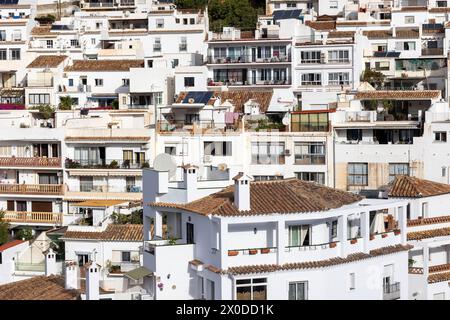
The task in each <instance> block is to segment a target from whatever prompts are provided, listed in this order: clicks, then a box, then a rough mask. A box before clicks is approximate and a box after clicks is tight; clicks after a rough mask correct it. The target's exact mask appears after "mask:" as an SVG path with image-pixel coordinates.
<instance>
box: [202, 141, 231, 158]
mask: <svg viewBox="0 0 450 320" xmlns="http://www.w3.org/2000/svg"><path fill="white" fill-rule="evenodd" d="M203 150H204V154H205V155H206V156H231V155H232V145H231V141H204V142H203Z"/></svg>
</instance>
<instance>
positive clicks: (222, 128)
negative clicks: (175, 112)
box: [156, 120, 239, 134]
mask: <svg viewBox="0 0 450 320" xmlns="http://www.w3.org/2000/svg"><path fill="white" fill-rule="evenodd" d="M156 130H157V132H158V133H165V134H169V133H173V132H188V133H191V134H197V133H199V134H200V133H202V134H203V133H208V134H211V133H224V132H238V131H239V125H235V124H226V123H217V122H214V121H208V120H205V121H195V122H191V123H189V122H186V121H182V120H179V121H177V120H174V121H170V122H169V121H164V120H158V122H157V126H156Z"/></svg>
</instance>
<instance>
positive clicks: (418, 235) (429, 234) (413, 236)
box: [408, 228, 450, 241]
mask: <svg viewBox="0 0 450 320" xmlns="http://www.w3.org/2000/svg"><path fill="white" fill-rule="evenodd" d="M447 236H450V228H440V229H432V230H424V231H414V232H408V240H416V241H417V240H423V239H429V238H435V237H447Z"/></svg>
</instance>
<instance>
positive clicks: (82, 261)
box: [77, 254, 89, 267]
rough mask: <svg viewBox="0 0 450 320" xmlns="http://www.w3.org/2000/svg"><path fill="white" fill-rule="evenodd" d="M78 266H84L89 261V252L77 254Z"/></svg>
mask: <svg viewBox="0 0 450 320" xmlns="http://www.w3.org/2000/svg"><path fill="white" fill-rule="evenodd" d="M77 260H78V266H79V267H82V266H84V265H85V264H86V263H88V262H89V255H88V254H77Z"/></svg>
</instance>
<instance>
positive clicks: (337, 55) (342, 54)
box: [328, 50, 350, 63]
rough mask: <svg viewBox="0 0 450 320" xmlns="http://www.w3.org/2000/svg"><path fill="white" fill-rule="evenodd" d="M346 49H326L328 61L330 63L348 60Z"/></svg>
mask: <svg viewBox="0 0 450 320" xmlns="http://www.w3.org/2000/svg"><path fill="white" fill-rule="evenodd" d="M349 61H350V59H349V51H348V50H332V51H328V62H330V63H337V62H338V63H345V62H349Z"/></svg>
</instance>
